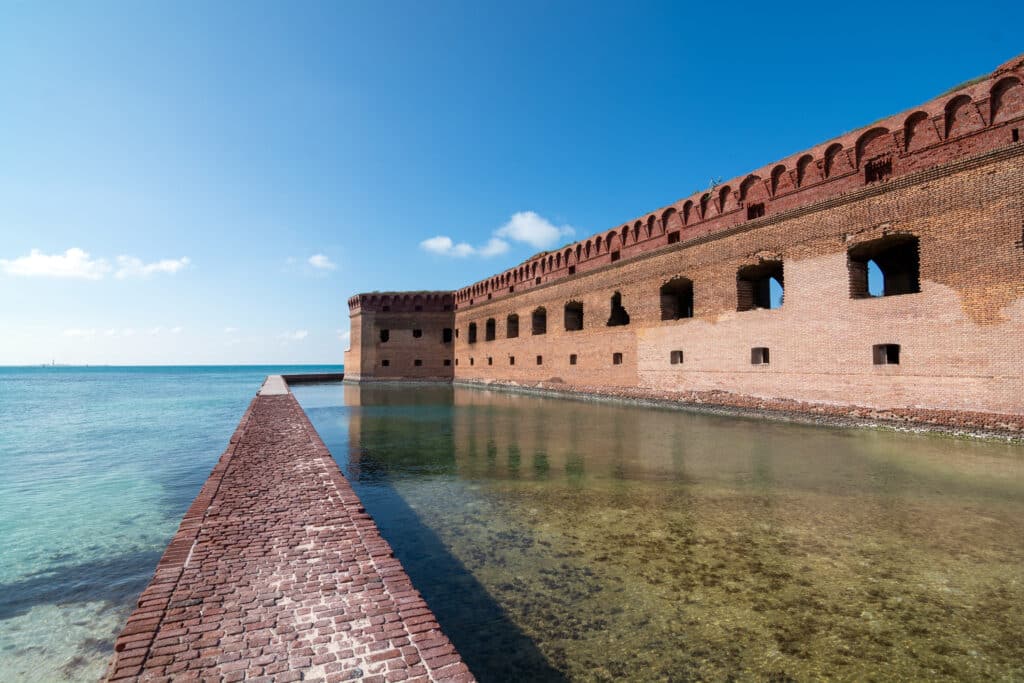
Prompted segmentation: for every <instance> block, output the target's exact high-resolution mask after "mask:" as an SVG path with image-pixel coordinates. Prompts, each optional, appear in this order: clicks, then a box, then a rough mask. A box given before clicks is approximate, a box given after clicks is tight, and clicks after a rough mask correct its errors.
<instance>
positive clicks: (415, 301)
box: [348, 291, 455, 315]
mask: <svg viewBox="0 0 1024 683" xmlns="http://www.w3.org/2000/svg"><path fill="white" fill-rule="evenodd" d="M454 306H455V293H454V292H444V291H437V292H368V293H365V294H356V295H354V296H352V297H349V300H348V310H349V313H350V314H352V315H354V314H355V313H357V312H360V311H374V312H377V313H389V312H393V313H417V312H424V313H443V312H446V311H451V310H452V309H453V308H454Z"/></svg>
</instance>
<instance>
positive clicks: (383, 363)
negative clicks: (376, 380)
mask: <svg viewBox="0 0 1024 683" xmlns="http://www.w3.org/2000/svg"><path fill="white" fill-rule="evenodd" d="M389 365H391V361H389V360H382V361H381V362H380V366H381V367H382V368H386V367H388V366H389Z"/></svg>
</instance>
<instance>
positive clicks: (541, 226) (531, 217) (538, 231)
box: [494, 211, 576, 249]
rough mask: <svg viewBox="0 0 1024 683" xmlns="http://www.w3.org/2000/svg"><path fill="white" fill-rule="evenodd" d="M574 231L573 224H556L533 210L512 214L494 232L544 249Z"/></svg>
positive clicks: (499, 235)
mask: <svg viewBox="0 0 1024 683" xmlns="http://www.w3.org/2000/svg"><path fill="white" fill-rule="evenodd" d="M574 232H576V231H575V230H573V229H572V227H571V226H569V225H563V226H561V227H559V226H556V225H554V224H553V223H552V222H551V221H549V220H548V219H546V218H544V217H543V216H540V215H538V214H537V213H535V212H533V211H519V212H517V213H514V214H512V218H510V219H509V220H508V223H505V225H503V226H501V227H500V228H498V230H497V232H495V233H494V234H495V235H497V236H498V237H505V238H507V239H510V240H513V241H515V242H525V243H527V244H529V245H530V246H532V247H535V248H537V249H544V248H546V247H553V246H555V245H556V244H557V243H558V242H559V241H560V240H561V239H562V238H563V237H568V236H569V235H572V234H573V233H574Z"/></svg>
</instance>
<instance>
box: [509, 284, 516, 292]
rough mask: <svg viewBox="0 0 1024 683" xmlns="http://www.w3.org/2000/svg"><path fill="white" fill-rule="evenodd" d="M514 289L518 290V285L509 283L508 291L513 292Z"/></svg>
mask: <svg viewBox="0 0 1024 683" xmlns="http://www.w3.org/2000/svg"><path fill="white" fill-rule="evenodd" d="M514 291H516V286H515V285H509V286H508V293H509V294H511V293H512V292H514Z"/></svg>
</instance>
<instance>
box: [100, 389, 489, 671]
mask: <svg viewBox="0 0 1024 683" xmlns="http://www.w3.org/2000/svg"><path fill="white" fill-rule="evenodd" d="M114 649H115V654H114V657H113V659H112V660H111V663H110V666H109V668H108V672H107V680H108V681H125V680H142V681H170V680H174V681H178V680H186V679H202V680H214V681H241V680H259V681H296V680H305V681H327V682H330V683H333V682H334V681H350V680H363V681H404V680H411V681H459V682H462V681H472V680H474V678H473V676H472V674H471V673H470V672H469V669H468V668H467V667H466V665H465V664H464V663H463V662H462V660H461V658H460V657H459V655H458V653H457V652H456V651H455V648H454V647H453V646H452V644H451V643H450V642H449V641H448V638H447V637H446V636H445V635H444V634H443V633H442V632H441V630H440V627H439V626H438V623H437V619H436V618H435V617H434V614H433V613H432V612H431V611H430V608H429V607H427V604H426V602H424V600H423V598H422V597H421V596H420V594H419V593H418V592H417V591H416V589H415V588H413V586H412V583H411V581H410V580H409V577H408V576H407V575H406V573H405V570H404V569H403V568H402V566H401V564H400V563H399V561H398V560H397V559H395V558H394V557H393V556H392V551H391V547H390V546H389V545H388V544H387V542H386V541H384V539H383V538H381V536H380V533H379V531H378V530H377V527H376V525H375V524H374V522H373V520H372V519H371V518H370V516H369V515H368V514H367V513H366V511H365V510H364V508H363V506H362V503H360V501H359V498H358V497H357V496H356V494H355V492H354V491H353V490H352V487H351V486H350V485H349V483H348V481H347V480H346V479H345V477H344V476H343V475H342V474H341V471H340V470H339V469H338V466H337V464H336V463H335V462H334V459H333V458H332V457H331V455H330V453H329V452H328V450H327V447H326V446H324V444H323V442H322V441H321V440H320V437H319V436H318V435H317V433H316V431H315V430H314V429H313V426H312V424H310V422H309V420H308V418H307V417H306V415H305V413H304V412H303V410H302V408H301V407H300V406H299V404H298V402H297V401H296V400H295V397H294V396H293V395H292V394H291V393H290V392H289V391H288V390H287V386H286V385H284V384H283V382H279V381H278V382H277V383H275V384H274V385H273V386H271V382H270V381H268V382H267V384H265V390H264V391H261V392H260V395H258V396H257V397H256V398H255V399H253V401H252V403H251V404H250V405H249V408H248V410H246V412H245V414H244V416H243V417H242V420H241V422H240V423H239V425H238V428H237V429H236V430H235V433H234V435H233V436H232V437H231V440H230V443H229V445H228V447H227V450H225V451H224V454H223V455H222V456H221V458H220V460H219V462H218V463H217V465H216V467H214V468H213V472H212V473H211V474H210V477H209V479H208V480H207V481H206V484H205V485H204V486H203V488H202V490H201V491H200V492H199V495H198V497H197V498H196V499H195V502H193V503H192V506H191V507H190V508H189V510H188V512H186V513H185V518H184V520H182V522H181V526H180V527H179V528H178V532H177V533H176V534H175V536H174V538H173V539H172V540H171V543H170V545H169V546H168V548H167V550H166V551H165V552H164V555H163V557H162V558H161V559H160V562H159V563H158V564H157V567H156V572H155V574H154V576H153V580H152V581H151V582H150V584H149V586H148V587H147V588H146V590H145V591H143V592H142V595H141V596H140V597H139V601H138V607H137V608H136V609H135V611H134V612H132V614H131V616H129V617H128V622H127V624H126V625H125V628H124V630H123V631H122V632H121V635H120V636H119V637H118V638H117V641H116V642H115V645H114Z"/></svg>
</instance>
